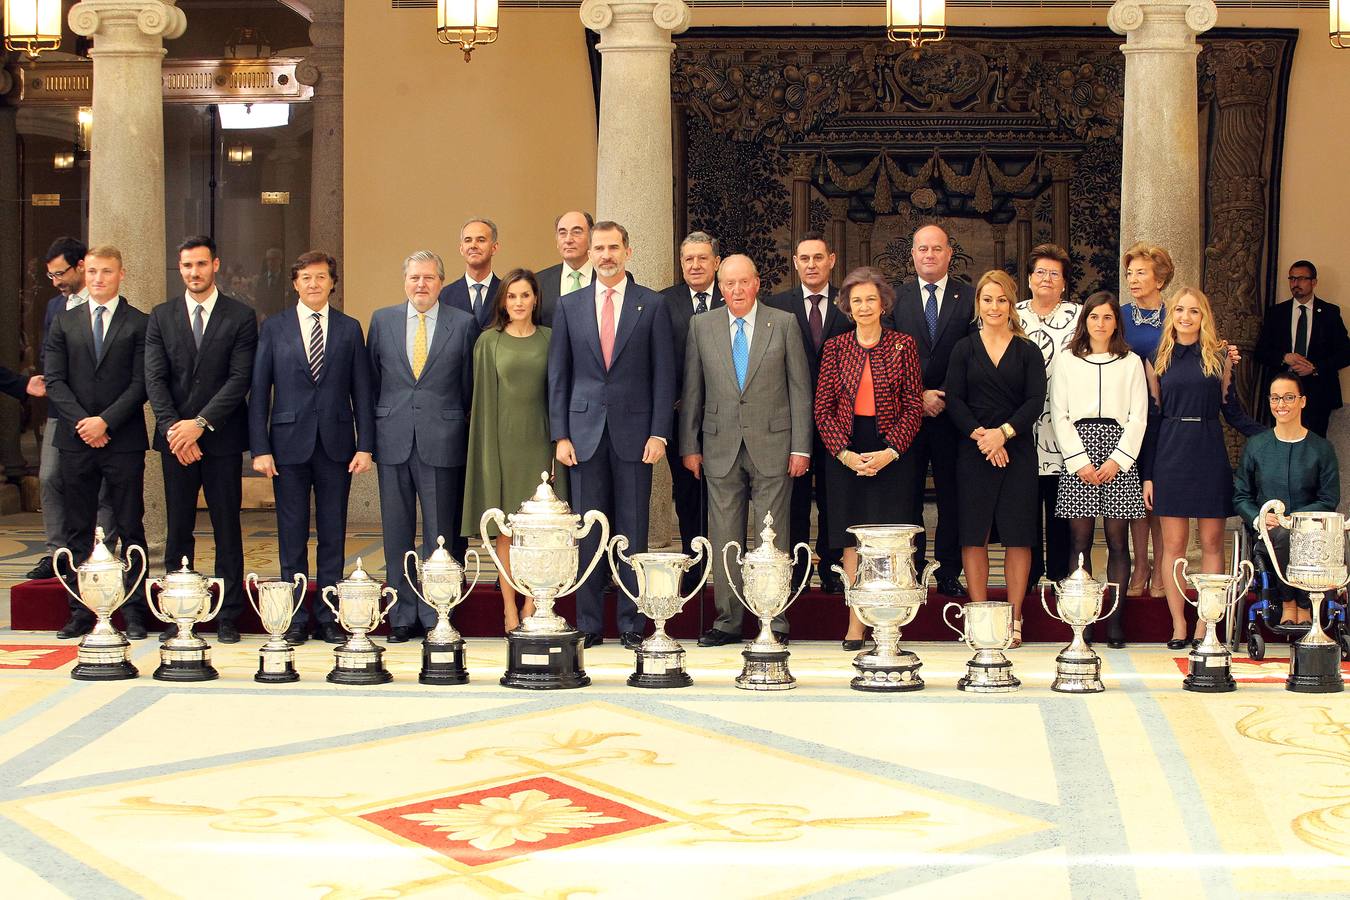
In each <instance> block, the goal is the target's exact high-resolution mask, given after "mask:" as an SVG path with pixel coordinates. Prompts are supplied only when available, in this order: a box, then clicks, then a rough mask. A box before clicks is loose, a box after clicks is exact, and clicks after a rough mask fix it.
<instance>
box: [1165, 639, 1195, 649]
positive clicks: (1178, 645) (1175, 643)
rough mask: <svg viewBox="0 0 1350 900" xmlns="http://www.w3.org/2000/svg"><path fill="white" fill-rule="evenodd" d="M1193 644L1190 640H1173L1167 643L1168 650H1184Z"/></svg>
mask: <svg viewBox="0 0 1350 900" xmlns="http://www.w3.org/2000/svg"><path fill="white" fill-rule="evenodd" d="M1190 643H1191V639H1190V638H1172V640H1170V641H1168V642H1167V649H1168V650H1184V649H1186V647H1187V646H1189V645H1190Z"/></svg>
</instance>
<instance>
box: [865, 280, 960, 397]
mask: <svg viewBox="0 0 1350 900" xmlns="http://www.w3.org/2000/svg"><path fill="white" fill-rule="evenodd" d="M925 299H926V298H920V296H919V282H918V281H906V282H905V283H904V284H902V285H898V286H897V287H896V289H895V309H894V310H892V311H891V317H892V319H893V320H894V322H895V325H894V328H895V330H896V331H899V332H902V333H904V334H907V335H909V336H910V337H912V338H914V343H915V344H916V345H917V349H918V351H919V365H920V366H921V367H922V368H923V388H924V390H926V391H932V390H941V389H942V383H943V382H944V381H946V380H947V361H948V360H949V359H951V355H952V348H953V347H955V346H956V342H957V341H959V340H961V338H963V337H965V336H966V335H968V334H974V333H975V332H976V330H977V329H976V327H975V323H974V321H973V319H974V318H975V288H973V287H972V286H971V285H969V284H967V283H966V282H964V281H958V280H957V279H956V278H955V277H949V278H948V279H947V290H946V292H945V293H944V294H943V296H942V297H940V298H939V300H940V301H941V305H940V307H939V310H938V324H937V338H936V340H930V339H929V337H928V320H927V319H925V318H924V314H923V304H924V300H925ZM887 324H888V327H890V326H889V323H887Z"/></svg>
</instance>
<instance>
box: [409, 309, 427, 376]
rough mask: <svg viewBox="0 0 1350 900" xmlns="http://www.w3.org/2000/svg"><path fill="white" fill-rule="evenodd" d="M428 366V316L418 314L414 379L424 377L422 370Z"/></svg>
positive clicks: (414, 352) (414, 351)
mask: <svg viewBox="0 0 1350 900" xmlns="http://www.w3.org/2000/svg"><path fill="white" fill-rule="evenodd" d="M426 364H427V314H426V313H418V314H417V334H415V335H413V357H412V373H413V377H414V378H421V377H422V369H424V368H425V367H426Z"/></svg>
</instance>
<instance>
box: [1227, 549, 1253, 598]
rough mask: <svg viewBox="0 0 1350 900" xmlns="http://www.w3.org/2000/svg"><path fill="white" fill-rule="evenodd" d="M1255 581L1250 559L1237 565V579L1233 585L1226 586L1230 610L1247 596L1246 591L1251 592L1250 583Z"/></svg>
mask: <svg viewBox="0 0 1350 900" xmlns="http://www.w3.org/2000/svg"><path fill="white" fill-rule="evenodd" d="M1255 580H1256V567H1255V566H1253V565H1252V561H1251V560H1250V559H1244V560H1243V561H1242V562H1240V563H1238V567H1237V577H1236V578H1234V579H1233V583H1232V584H1230V585H1229V586H1228V591H1229V595H1228V608H1229V609H1230V610H1231V609H1232V608H1233V607H1234V606H1236V605H1237V602H1238V601H1239V600H1241V599H1242V598H1243V597H1245V596H1247V591H1249V590H1251V586H1252V582H1253V581H1255Z"/></svg>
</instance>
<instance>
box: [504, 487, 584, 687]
mask: <svg viewBox="0 0 1350 900" xmlns="http://www.w3.org/2000/svg"><path fill="white" fill-rule="evenodd" d="M489 523H491V524H494V525H496V526H497V530H498V532H500V533H501V534H502V535H503V536H505V537H509V538H510V539H511V572H510V574H509V575H508V574H507V571H506V567H505V566H504V565H502V561H501V560H500V559H498V558H497V550H496V548H495V547H494V545H493V541H492V537H491V535H490V534H489V533H488V524H489ZM596 525H599V526H600V543H599V545H598V546H597V547H596V550H595V556H594V557H592V559H591V561H590V562H589V563H588V564H587V566H586V570H585V571H584V572H581V574H580V575H578V574H577V571H578V568H579V561H580V555H581V554H580V551H579V549H578V546H577V545H578V542H580V541H581V539H582V538H584V537H585V536H586V535H587V534H588V533H589V532H590V530H591V528H593V527H594V526H596ZM478 531H479V533H480V534H481V535H482V538H483V544H484V546H486V547H487V551H488V554H489V555H490V556H491V557H492V561H493V562H494V563H496V565H497V571H498V572H500V573H501V577H502V578H503V579H505V580H506V583H507V584H509V585H511V587H513V588H515V590H516V591H518V592H519V593H522V594H526V595H528V596H530V597H533V598H534V614H533V615H529V616H526V617H525V618H524V620H522V621H521V623H520V625H519V626H518V627H516V628H514V629H512V631H511V633H510V634H508V635H507V636H506V641H507V645H508V647H509V650H510V658H509V661H508V663H507V668H506V674H505V675H503V676H502V679H501V683H502V684H503V685H504V686H506V687H513V688H527V689H538V690H554V689H558V688H578V687H585V686H586V685H588V684H590V683H591V679H590V676H589V675H587V674H586V669H585V666H584V655H583V649H584V647H583V645H584V643H585V635H583V634H582V633H581V632H580V631H578V630H577V629H575V628H573V627H572V626H571V625H569V624H567V620H566V619H564V618H563V617H562V616H559V615H558V614H557V613H555V612H554V611H553V604H554V602H556V601H557V599H558V597H559V596H560V595H562V594H569V593H571V592H572V591H574V590H576V589H577V586H578V585H580V584H581V583H582V582H584V581H585V580H586V579H587V578H588V577H589V576H590V574H591V572H592V571H593V570H594V569H595V566H596V564H597V563H599V562H600V558H601V557H603V556H604V555H605V547H606V546H608V544H609V519H607V518H605V514H604V513H602V512H600V511H599V510H596V509H591V510H587V511H586V514H585V515H584V516H579V515H576V514H575V513H573V512H572V508H571V507H570V506H568V505H567V504H566V503H565V502H564V501H562V500H559V499H558V497H557V495H556V494H554V493H553V488H552V487H550V486H549V483H548V473H547V472H542V473H540V476H539V487H538V488H536V489H535V492H534V496H532V497H531V498H530V499H528V500H526V501H525V502H524V503H522V504H520V509H518V510H516V511H515V512H513V513H512V514H511V515H509V516H508V515H506V514H505V513H503V512H502V511H501V510H500V509H489V510H487V511H486V512H484V513H483V517H482V519H480V520H479V522H478Z"/></svg>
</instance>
